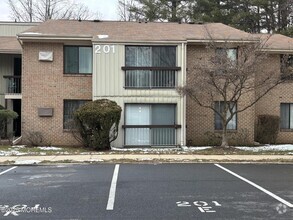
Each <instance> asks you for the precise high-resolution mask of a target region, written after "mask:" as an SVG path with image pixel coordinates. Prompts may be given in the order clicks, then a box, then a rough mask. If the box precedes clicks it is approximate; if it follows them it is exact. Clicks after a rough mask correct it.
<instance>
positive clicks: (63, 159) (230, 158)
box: [0, 154, 293, 165]
mask: <svg viewBox="0 0 293 220" xmlns="http://www.w3.org/2000/svg"><path fill="white" fill-rule="evenodd" d="M98 162H100V163H102V162H108V163H109V162H113V163H127V162H156V163H160V162H162V163H164V162H174V163H181V162H182V163H188V162H189V163H192V162H194V163H200V162H210V163H213V162H224V163H232V162H245V163H249V162H251V163H255V162H256V163H293V155H197V154H178V155H177V154H89V155H84V154H83V155H53V156H0V164H17V165H25V164H39V163H43V164H50V163H98Z"/></svg>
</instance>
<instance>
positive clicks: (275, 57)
mask: <svg viewBox="0 0 293 220" xmlns="http://www.w3.org/2000/svg"><path fill="white" fill-rule="evenodd" d="M262 68H264V69H267V70H268V72H269V71H271V70H273V72H275V73H276V74H280V55H279V54H272V55H270V56H269V59H268V60H267V61H266V62H265V63H264V64H263V66H262ZM281 103H293V83H292V81H291V82H286V83H282V84H281V85H279V86H278V87H276V88H275V89H273V90H272V91H271V92H269V93H268V94H267V95H266V96H265V97H263V98H262V99H261V100H260V101H259V102H258V103H257V104H256V119H257V116H258V115H262V114H270V115H276V116H280V104H281ZM277 142H278V143H293V130H280V132H279V135H278V138H277Z"/></svg>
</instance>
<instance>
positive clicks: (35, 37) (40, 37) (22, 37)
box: [17, 34, 93, 41]
mask: <svg viewBox="0 0 293 220" xmlns="http://www.w3.org/2000/svg"><path fill="white" fill-rule="evenodd" d="M17 38H18V39H19V40H21V41H24V40H34V41H38V40H77V41H82V40H85V41H91V40H92V39H93V37H92V36H89V35H88V36H52V35H41V34H40V35H38V34H36V35H24V34H21V35H17Z"/></svg>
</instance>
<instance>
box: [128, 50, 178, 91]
mask: <svg viewBox="0 0 293 220" xmlns="http://www.w3.org/2000/svg"><path fill="white" fill-rule="evenodd" d="M125 65H126V66H125V67H122V69H123V70H125V87H126V88H175V86H176V74H175V72H176V71H178V70H180V67H176V47H175V46H126V47H125Z"/></svg>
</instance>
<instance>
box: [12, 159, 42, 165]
mask: <svg viewBox="0 0 293 220" xmlns="http://www.w3.org/2000/svg"><path fill="white" fill-rule="evenodd" d="M40 162H41V161H40V160H17V161H15V163H14V164H16V165H30V164H38V163H40Z"/></svg>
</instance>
